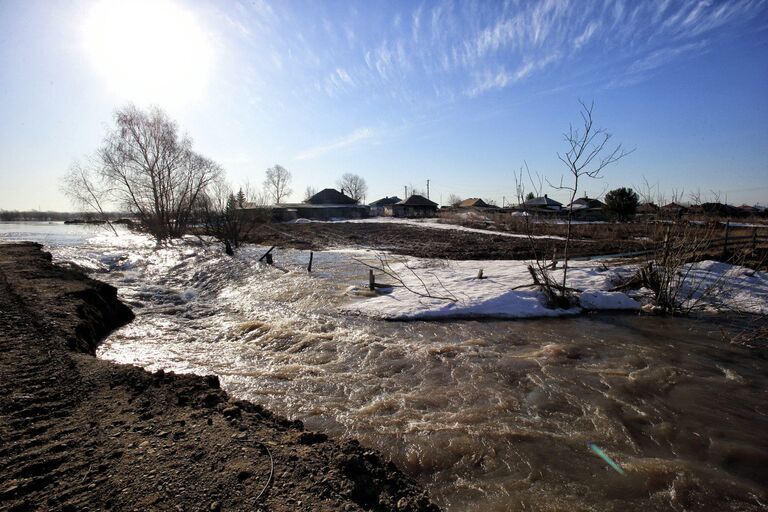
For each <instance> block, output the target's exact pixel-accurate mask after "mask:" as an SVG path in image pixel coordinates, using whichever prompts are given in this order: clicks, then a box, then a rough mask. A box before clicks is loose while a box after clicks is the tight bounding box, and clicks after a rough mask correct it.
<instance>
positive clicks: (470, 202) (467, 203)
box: [456, 197, 490, 208]
mask: <svg viewBox="0 0 768 512" xmlns="http://www.w3.org/2000/svg"><path fill="white" fill-rule="evenodd" d="M456 206H458V207H460V208H472V207H475V208H488V207H489V206H490V205H489V204H488V203H486V202H485V201H483V200H482V199H480V198H479V197H470V198H469V199H465V200H463V201H462V202H460V203H459V204H457V205H456Z"/></svg>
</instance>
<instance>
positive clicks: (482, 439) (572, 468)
mask: <svg viewBox="0 0 768 512" xmlns="http://www.w3.org/2000/svg"><path fill="white" fill-rule="evenodd" d="M77 228H79V229H80V230H81V231H77V230H75V231H72V230H73V229H75V228H74V227H71V226H69V227H67V229H68V230H70V231H69V232H68V234H67V236H65V235H64V234H63V233H59V234H58V235H57V234H56V233H55V231H56V226H54V227H49V228H48V230H49V231H51V232H52V233H51V234H50V236H48V237H47V239H46V241H47V244H48V245H49V248H50V250H52V251H53V253H54V256H55V258H56V259H57V260H59V261H63V260H67V261H73V262H75V263H77V264H79V265H82V266H84V267H85V268H88V269H91V270H93V271H95V272H99V275H98V276H97V277H99V278H101V279H104V280H106V281H108V282H111V283H112V284H114V285H116V286H117V287H118V288H119V290H120V295H121V298H122V299H123V300H124V301H126V302H127V303H128V304H130V305H131V307H132V308H133V309H134V311H135V312H136V313H137V318H136V320H134V322H132V323H131V324H130V325H128V326H125V327H124V328H122V329H120V330H118V331H116V332H115V333H113V334H112V335H111V336H110V337H109V338H108V339H107V340H106V341H105V343H104V344H103V345H102V347H101V349H100V351H99V356H100V357H103V358H106V359H111V360H115V361H119V362H125V363H133V364H137V365H140V366H143V367H146V368H148V369H158V368H164V369H167V370H172V371H176V372H195V373H202V374H208V373H215V374H217V375H219V376H220V377H221V380H222V383H223V385H224V387H225V388H226V389H227V390H228V391H229V392H230V393H232V394H234V395H236V396H239V397H242V398H246V399H250V400H253V401H255V402H259V403H263V404H265V405H267V406H268V407H269V408H271V409H272V410H274V411H276V412H278V413H281V414H284V415H286V416H289V417H292V418H300V419H302V420H303V421H304V422H305V424H306V425H307V427H308V428H311V429H318V430H324V431H327V432H331V433H335V434H346V435H350V436H354V437H357V438H359V439H360V440H361V441H362V442H363V443H365V444H367V445H370V446H374V447H376V448H378V449H379V450H381V451H382V452H384V453H386V454H387V455H388V456H390V457H391V458H392V459H393V460H394V461H395V462H396V463H397V464H398V465H399V466H400V467H401V468H402V469H403V470H404V471H406V472H407V473H409V474H410V475H412V476H414V477H415V478H417V479H418V480H420V481H421V482H422V483H424V484H425V485H426V486H427V488H428V489H429V491H430V494H431V496H432V497H433V498H434V499H435V500H436V501H437V502H438V503H439V504H440V505H442V506H443V507H445V509H446V510H449V511H464V510H472V511H486V510H601V511H602V510H617V509H627V508H629V509H643V510H670V509H672V510H726V509H733V510H762V509H764V507H765V504H766V478H765V475H766V468H768V401H766V398H768V397H767V396H766V389H767V386H766V384H767V383H768V376H766V361H765V359H763V358H762V357H761V356H759V355H757V354H755V353H752V352H749V351H746V350H744V349H741V348H738V347H735V346H732V345H730V344H729V343H728V342H727V339H724V333H723V332H722V331H721V329H720V328H718V327H717V326H716V324H713V323H712V322H704V321H700V320H689V319H679V318H674V319H665V318H649V317H637V316H632V315H621V316H606V315H598V316H588V317H579V318H570V319H557V320H526V321H511V322H510V321H507V322H490V321H487V322H474V321H460V322H433V323H429V322H383V321H376V320H371V319H367V318H363V317H350V316H346V315H342V314H340V313H338V307H339V306H340V305H343V304H344V303H346V302H347V301H350V300H365V299H360V298H351V297H348V296H347V295H345V294H344V290H345V289H346V288H347V287H348V286H349V285H350V284H359V283H360V282H362V281H363V280H364V279H365V275H364V269H363V268H360V267H359V266H358V265H356V264H355V263H354V262H353V261H352V260H351V259H350V258H349V255H348V254H347V253H345V252H344V251H337V252H323V253H318V254H315V258H314V265H313V267H314V270H315V271H314V272H313V273H312V274H311V275H308V274H307V273H306V271H305V266H306V263H307V259H308V254H307V253H302V252H298V251H283V250H280V251H277V254H276V255H275V256H276V257H275V260H276V263H277V265H278V266H280V267H282V268H283V270H286V271H287V272H283V271H282V270H280V269H276V268H272V267H267V266H264V265H261V264H258V263H257V262H256V260H257V259H258V256H259V255H260V254H262V253H263V251H264V248H257V247H247V248H244V249H242V250H241V251H239V252H238V253H237V255H236V256H235V257H234V258H228V257H226V256H222V255H221V254H220V250H219V248H215V249H209V248H205V247H202V246H200V245H197V244H193V243H190V242H188V243H183V244H175V245H171V246H166V247H162V248H157V247H155V245H154V243H152V242H151V241H148V240H146V239H144V238H142V237H139V236H134V235H128V234H125V235H124V236H121V237H120V238H115V237H112V236H108V235H107V234H106V233H105V232H103V231H102V232H100V234H98V235H95V233H94V231H93V228H92V227H77ZM3 231H4V232H5V233H6V234H3V233H2V232H3ZM11 231H13V229H11V228H8V226H7V225H6V226H3V225H2V224H0V239H3V238H5V239H19V237H18V236H17V235H8V234H7V233H8V232H11ZM20 231H24V230H23V229H17V233H18V232H20ZM44 231H45V229H44V228H41V231H40V232H38V233H36V235H38V239H40V237H39V235H40V233H42V232H44ZM29 232H30V231H29V230H28V231H27V233H29ZM78 233H79V235H78ZM726 338H727V335H726ZM589 442H595V443H596V444H597V445H598V446H600V447H601V448H602V449H603V450H604V451H605V452H606V453H608V454H609V455H610V456H611V457H612V458H613V459H615V460H616V461H617V462H618V463H619V464H620V466H621V467H622V468H623V469H624V471H625V472H626V474H625V475H624V476H622V475H620V474H618V473H617V472H615V471H613V470H612V469H610V468H609V467H608V466H607V465H606V464H605V463H603V462H602V461H601V460H600V459H599V458H598V457H597V456H596V455H595V454H593V453H592V452H590V451H589V449H588V448H587V443H589Z"/></svg>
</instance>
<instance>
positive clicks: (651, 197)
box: [635, 176, 661, 206]
mask: <svg viewBox="0 0 768 512" xmlns="http://www.w3.org/2000/svg"><path fill="white" fill-rule="evenodd" d="M654 189H656V192H654ZM635 190H636V191H637V195H638V196H640V204H656V202H657V201H658V190H659V184H658V183H656V184H655V185H651V184H650V183H649V182H648V178H646V177H645V176H643V182H642V183H641V184H640V185H639V186H636V187H635ZM660 206H661V205H660Z"/></svg>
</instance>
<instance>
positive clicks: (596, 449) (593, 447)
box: [587, 443, 626, 475]
mask: <svg viewBox="0 0 768 512" xmlns="http://www.w3.org/2000/svg"><path fill="white" fill-rule="evenodd" d="M587 447H588V448H589V449H590V450H592V452H593V453H594V454H595V455H597V456H598V457H600V458H601V459H603V460H604V461H605V463H606V464H608V465H609V466H611V468H613V469H614V470H615V471H616V472H617V473H618V474H620V475H626V473H624V470H623V469H621V466H619V465H618V464H616V463H615V462H614V461H613V459H612V458H610V457H609V456H608V454H607V453H605V452H604V451H603V450H601V449H600V447H599V446H597V445H596V444H595V443H587Z"/></svg>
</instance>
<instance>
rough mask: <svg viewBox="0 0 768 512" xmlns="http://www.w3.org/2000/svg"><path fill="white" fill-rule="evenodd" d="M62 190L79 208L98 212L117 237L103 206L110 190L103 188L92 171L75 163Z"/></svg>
mask: <svg viewBox="0 0 768 512" xmlns="http://www.w3.org/2000/svg"><path fill="white" fill-rule="evenodd" d="M61 188H62V190H63V191H64V193H65V194H66V195H67V196H68V197H69V198H70V200H71V201H72V202H73V203H74V204H76V205H77V206H78V207H79V208H82V209H84V210H90V211H94V212H98V214H99V215H100V216H101V218H102V220H104V222H106V223H107V224H108V225H109V227H110V228H111V229H112V231H113V232H114V233H115V235H117V230H116V229H115V226H113V225H112V223H111V222H110V221H109V216H108V215H107V214H106V213H105V212H104V207H103V205H102V200H103V199H105V198H106V197H107V196H108V193H107V192H108V190H105V189H104V188H103V186H102V184H101V183H100V182H99V181H98V179H97V177H96V176H94V173H93V171H92V169H90V168H86V167H83V166H82V165H81V164H80V163H79V162H75V163H74V164H72V167H71V168H70V169H69V172H68V173H67V174H66V175H64V177H63V178H62V185H61Z"/></svg>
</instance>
